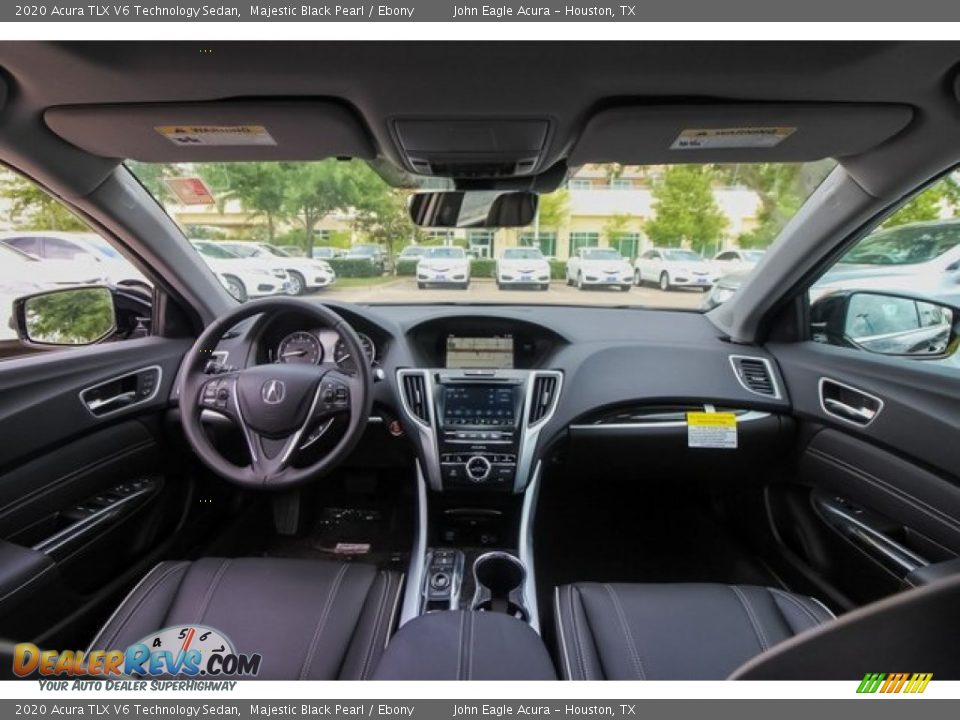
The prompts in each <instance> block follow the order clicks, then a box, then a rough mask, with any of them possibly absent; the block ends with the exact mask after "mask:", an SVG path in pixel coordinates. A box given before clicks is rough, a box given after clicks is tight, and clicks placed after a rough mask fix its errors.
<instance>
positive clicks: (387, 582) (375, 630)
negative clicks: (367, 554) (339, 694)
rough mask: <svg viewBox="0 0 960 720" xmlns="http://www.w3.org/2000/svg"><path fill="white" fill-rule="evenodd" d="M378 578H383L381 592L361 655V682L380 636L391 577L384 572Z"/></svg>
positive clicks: (365, 675)
mask: <svg viewBox="0 0 960 720" xmlns="http://www.w3.org/2000/svg"><path fill="white" fill-rule="evenodd" d="M380 577H382V578H384V583H383V590H382V591H381V592H380V602H379V603H377V616H376V619H375V621H374V623H373V632H372V633H371V634H370V642H369V643H368V644H367V651H366V652H365V653H364V655H363V664H362V665H361V666H360V679H361V680H365V679H366V678H367V672H368V671H369V669H370V659H371V658H372V657H373V650H374V648H375V647H376V644H377V637H378V636H379V635H380V623H381V622H382V620H383V608H384V606H385V605H386V601H387V595H388V590H389V589H390V584H391V580H392V577H391V576H390V575H389V574H387V573H384V572H381V573H380Z"/></svg>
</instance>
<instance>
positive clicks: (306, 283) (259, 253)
mask: <svg viewBox="0 0 960 720" xmlns="http://www.w3.org/2000/svg"><path fill="white" fill-rule="evenodd" d="M218 244H219V245H220V246H221V247H225V248H226V249H227V250H229V251H230V252H233V253H236V254H237V255H239V256H240V257H242V258H247V259H248V260H257V261H259V262H260V263H262V266H263V267H264V268H265V269H267V270H276V269H280V270H285V271H286V273H287V276H288V278H289V287H288V292H289V293H290V294H291V295H303V294H304V293H306V292H310V291H313V290H319V289H320V288H325V287H327V286H328V285H332V284H333V283H334V281H335V280H336V279H337V274H336V273H335V272H334V271H333V268H332V267H330V263H328V262H327V261H326V260H314V259H311V258H307V257H291V256H289V255H287V254H286V253H284V252H283V251H282V250H281V249H280V248H278V247H276V246H275V245H271V244H270V243H265V242H233V241H222V242H220V243H218Z"/></svg>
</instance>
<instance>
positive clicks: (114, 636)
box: [94, 564, 183, 649]
mask: <svg viewBox="0 0 960 720" xmlns="http://www.w3.org/2000/svg"><path fill="white" fill-rule="evenodd" d="M162 567H163V565H157V566H156V567H155V568H154V569H153V570H151V571H150V572H149V573H147V575H146V576H145V577H144V580H146V579H147V577H149V576H150V575H152V574H153V573H155V572H158V571H159V570H160V568H162ZM182 568H183V565H179V564H178V565H174V566H173V567H170V568H167V570H166V572H164V573H162V574H160V576H159V577H158V578H157V579H156V580H154V581H153V583H152V584H151V585H150V586H149V587H147V586H146V585H143V586H142V587H143V591H142V594H141V596H140V598H139V599H138V600H137V601H136V603H134V604H133V605H132V606H131V607H130V609H129V610H127V613H126V617H124V618H123V620H121V621H120V624H119V625H118V626H117V628H116V630H114V631H113V632H112V633H111V635H110V641H109V642H104V643H102V645H103V649H110V646H111V645H113V643H114V642H116V639H117V638H118V637H119V636H120V633H121V632H122V631H123V629H124V628H125V627H126V626H127V623H128V622H130V619H131V618H132V617H133V616H134V615H135V614H136V612H137V610H138V609H139V608H140V606H141V605H143V603H144V602H145V601H146V600H147V598H148V597H150V595H151V593H153V591H154V590H156V589H157V588H158V587H160V585H161V584H162V583H163V582H164V581H165V580H166V579H167V578H168V577H170V576H171V575H172V574H173V573H174V572H175V571H177V570H180V569H182ZM136 589H137V588H134V591H136ZM131 599H132V598H131V597H129V596H128V598H127V599H126V600H124V601H123V603H121V607H123V605H126V604H127V603H128V602H129V601H130V600H131ZM117 619H119V618H117ZM106 631H107V628H106V627H104V628H103V630H101V631H100V633H99V634H98V636H97V638H99V637H100V636H101V635H103V634H104V633H105V632H106ZM97 638H94V641H96V640H97Z"/></svg>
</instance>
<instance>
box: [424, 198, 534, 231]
mask: <svg viewBox="0 0 960 720" xmlns="http://www.w3.org/2000/svg"><path fill="white" fill-rule="evenodd" d="M539 200H540V198H539V197H538V196H537V195H536V194H534V193H530V192H500V191H497V190H489V191H488V190H471V191H462V190H455V191H450V192H424V193H417V194H416V195H412V196H411V197H410V207H409V209H410V219H411V220H413V222H414V224H415V225H418V226H420V227H442V228H499V227H522V226H525V225H529V224H530V223H532V222H533V218H534V216H535V215H536V214H537V204H538V202H539Z"/></svg>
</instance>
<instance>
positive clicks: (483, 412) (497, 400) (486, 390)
mask: <svg viewBox="0 0 960 720" xmlns="http://www.w3.org/2000/svg"><path fill="white" fill-rule="evenodd" d="M514 400H515V395H514V388H512V387H501V386H491V385H445V386H443V424H444V425H513V420H514V417H513V415H514Z"/></svg>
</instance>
